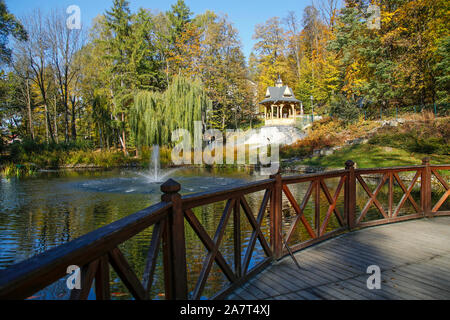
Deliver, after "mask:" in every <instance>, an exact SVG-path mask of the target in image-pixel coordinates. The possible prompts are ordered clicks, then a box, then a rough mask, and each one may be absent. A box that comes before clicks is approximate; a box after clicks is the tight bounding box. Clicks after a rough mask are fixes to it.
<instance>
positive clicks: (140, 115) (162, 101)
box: [130, 76, 212, 146]
mask: <svg viewBox="0 0 450 320" xmlns="http://www.w3.org/2000/svg"><path fill="white" fill-rule="evenodd" d="M211 105H212V103H211V101H210V100H209V99H208V97H207V95H206V92H205V91H204V88H203V86H202V84H201V82H200V81H199V80H190V79H187V78H184V77H181V76H178V77H175V78H174V79H173V81H172V83H171V84H170V85H169V87H168V88H167V90H166V91H165V92H163V93H160V92H152V91H141V92H139V93H137V94H136V96H135V98H134V105H133V106H132V108H131V110H130V125H131V129H132V130H133V133H134V135H135V141H136V145H137V146H150V145H154V144H158V145H165V144H170V143H171V141H170V138H171V134H172V131H173V130H176V129H187V130H188V131H189V132H190V133H191V135H193V133H194V121H201V120H202V114H204V113H205V112H206V110H208V109H211Z"/></svg>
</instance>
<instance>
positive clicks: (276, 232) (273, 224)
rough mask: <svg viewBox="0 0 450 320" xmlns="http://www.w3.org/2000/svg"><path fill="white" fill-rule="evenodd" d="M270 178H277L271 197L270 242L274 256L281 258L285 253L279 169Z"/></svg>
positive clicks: (281, 188)
mask: <svg viewBox="0 0 450 320" xmlns="http://www.w3.org/2000/svg"><path fill="white" fill-rule="evenodd" d="M270 178H271V179H275V184H274V187H273V190H272V195H271V197H270V242H271V245H272V252H273V255H274V258H275V259H279V258H281V256H282V254H283V240H282V239H281V237H282V222H283V221H282V220H283V217H282V212H281V205H282V192H283V183H282V181H281V174H280V172H279V171H278V172H277V173H276V174H275V175H271V176H270Z"/></svg>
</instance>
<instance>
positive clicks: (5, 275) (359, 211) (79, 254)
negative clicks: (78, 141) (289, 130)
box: [0, 159, 450, 299]
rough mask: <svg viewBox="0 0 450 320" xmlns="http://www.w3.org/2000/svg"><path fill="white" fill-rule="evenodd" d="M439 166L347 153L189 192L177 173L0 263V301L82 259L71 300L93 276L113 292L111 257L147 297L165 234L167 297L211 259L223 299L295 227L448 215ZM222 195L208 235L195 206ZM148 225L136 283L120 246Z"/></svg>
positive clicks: (199, 287) (322, 230)
mask: <svg viewBox="0 0 450 320" xmlns="http://www.w3.org/2000/svg"><path fill="white" fill-rule="evenodd" d="M442 170H450V165H447V164H446V165H430V163H429V159H424V161H423V164H422V165H419V166H400V167H391V168H369V169H357V168H355V164H354V162H353V161H347V162H346V164H345V169H344V170H334V171H327V172H322V173H317V174H303V175H295V176H288V177H282V176H281V174H280V173H277V174H275V175H273V176H271V177H270V179H266V180H261V181H256V182H251V183H246V184H243V185H239V186H236V187H232V188H229V187H227V188H222V189H219V190H213V191H208V192H203V193H196V194H192V195H186V196H181V195H180V194H179V191H180V189H181V186H180V185H179V184H178V183H177V182H176V181H173V180H169V181H167V182H166V183H164V184H163V185H162V186H161V191H162V192H163V195H162V197H161V200H162V201H161V202H160V203H158V204H155V205H153V206H150V207H148V208H146V209H144V210H141V211H139V212H137V213H134V214H132V215H130V216H127V217H125V218H123V219H121V220H118V221H116V222H114V223H112V224H110V225H107V226H104V227H102V228H100V229H98V230H95V231H92V232H90V233H88V234H86V235H84V236H82V237H80V238H78V239H75V240H73V241H71V242H68V243H66V244H63V245H60V246H58V247H55V248H53V249H51V250H48V251H46V252H44V253H42V254H39V255H36V256H34V257H32V258H30V259H28V260H25V261H23V262H20V263H18V264H15V265H12V266H10V267H9V268H7V269H4V270H0V299H24V298H27V297H29V296H30V295H32V294H33V293H35V292H37V291H39V290H41V289H43V288H45V287H47V286H48V285H50V284H51V283H53V282H55V281H58V280H59V279H61V278H62V277H64V276H65V275H66V271H67V267H68V266H70V265H78V266H80V267H81V268H82V270H81V275H82V283H83V288H82V289H81V290H75V289H74V290H72V292H71V298H74V299H86V298H87V296H88V294H89V290H90V287H91V286H92V283H93V280H94V279H95V293H96V298H97V299H109V298H110V292H109V290H110V289H109V266H110V265H111V266H112V267H113V269H114V270H115V271H116V273H117V274H118V275H119V277H120V278H121V280H122V282H123V283H124V284H125V285H126V287H127V288H128V289H129V291H130V293H131V294H132V295H133V296H134V298H136V299H148V298H150V297H149V292H150V289H151V287H152V282H153V278H154V272H155V266H156V261H157V257H158V253H159V247H160V243H161V242H162V251H163V252H162V253H163V263H164V283H165V297H166V299H188V298H193V299H199V298H201V297H202V293H203V290H204V288H205V284H206V281H207V278H208V275H209V273H210V271H211V267H212V264H213V263H214V262H215V263H216V264H217V265H218V266H219V267H220V269H221V270H222V272H223V273H224V275H225V276H226V278H227V279H228V281H229V286H228V287H227V288H225V289H223V290H222V291H221V292H218V293H216V294H215V295H214V296H213V297H214V298H221V297H224V296H225V295H226V294H227V292H229V291H230V290H231V289H233V288H235V287H236V286H237V285H239V284H240V283H242V282H243V281H245V280H246V279H247V278H248V277H250V276H252V275H253V274H255V273H256V272H259V270H261V268H263V267H265V266H266V265H267V264H268V263H270V262H271V261H272V260H273V259H280V258H281V257H283V256H285V255H286V254H288V252H287V250H286V249H285V248H286V245H287V244H288V243H289V242H290V241H291V240H292V238H293V237H292V235H293V234H294V232H295V230H296V229H297V228H299V227H300V226H302V227H304V228H305V230H306V232H307V234H308V235H309V239H301V240H300V242H297V243H291V244H289V247H290V248H291V249H292V250H293V251H296V250H299V249H302V248H304V247H307V246H309V245H312V244H314V243H317V242H319V241H323V240H325V239H328V238H330V237H333V236H335V235H338V234H340V233H342V232H348V231H351V230H353V229H356V228H363V227H367V226H373V225H379V224H386V223H392V222H398V221H404V220H408V219H417V218H423V217H434V216H438V215H450V211H445V210H440V209H441V208H442V206H443V204H444V203H445V201H447V199H448V197H449V196H450V188H449V182H448V181H446V177H445V176H443V175H442V174H441V173H439V171H442ZM401 172H416V174H415V175H414V178H413V179H412V182H411V183H405V182H404V181H402V179H401V178H400V176H399V173H401ZM375 174H381V175H382V178H381V183H379V184H378V186H377V188H376V189H375V190H371V189H370V188H369V187H368V185H367V183H366V181H365V180H364V179H366V178H365V177H364V175H369V176H370V175H375ZM327 179H339V182H338V184H337V188H336V189H335V191H334V193H332V192H330V190H329V188H328V187H327V184H326V183H325V181H326V180H327ZM432 179H435V181H436V183H439V184H441V185H442V186H443V188H444V189H445V192H444V195H443V196H442V197H441V198H440V199H439V200H438V201H435V203H432V202H433V201H432V186H433V185H432V183H431V181H432ZM298 183H309V187H308V189H307V190H306V193H305V195H304V198H303V199H302V201H301V202H297V201H298V199H296V197H295V196H294V195H293V193H292V192H291V191H290V188H289V186H291V185H294V184H298ZM384 183H388V186H389V190H388V209H387V210H384V209H383V207H382V206H381V204H380V202H379V200H378V199H377V197H378V195H379V192H380V190H381V188H382V187H383V185H384ZM418 184H420V198H421V201H420V206H419V205H418V204H417V203H416V202H415V200H414V199H413V197H412V196H411V194H412V191H413V189H414V187H416V186H417V185H418ZM395 185H398V188H399V189H401V191H402V192H403V196H402V198H401V200H400V201H399V202H398V204H394V201H393V199H394V198H393V195H394V186H395ZM358 188H360V190H361V191H362V192H365V193H367V195H368V196H369V200H368V201H367V203H366V204H365V205H364V206H362V207H358V206H357V189H358ZM260 191H265V193H264V197H263V199H262V202H261V204H260V206H259V208H252V207H250V205H249V204H248V203H247V200H246V198H245V195H248V194H253V193H255V192H260ZM342 194H343V196H344V210H343V212H341V210H340V209H338V207H337V201H338V198H339V196H341V195H342ZM322 195H323V197H322V199H321V196H322ZM283 198H284V199H283ZM323 198H324V199H325V206H328V209H327V211H326V214H325V215H322V214H321V212H320V205H321V203H322V205H323V201H324V200H323ZM310 200H312V201H313V202H314V207H315V210H314V216H313V218H314V219H313V221H312V222H310V221H308V219H307V218H306V217H305V214H304V212H305V210H306V206H307V204H308V202H309V201H310ZM221 201H226V205H225V209H224V211H223V213H222V217H221V220H220V222H219V225H218V227H217V230H216V232H215V235H214V236H213V237H212V238H211V237H210V236H209V235H208V233H207V232H206V230H205V229H204V227H203V226H202V224H201V223H200V221H199V220H198V219H197V218H196V216H195V214H194V212H193V211H192V210H193V209H194V208H196V207H201V206H205V205H208V204H212V203H217V202H221ZM283 201H286V202H285V204H287V205H288V206H289V207H290V208H292V210H293V211H294V212H295V216H294V219H293V220H292V223H291V225H290V227H289V230H288V231H287V232H286V233H284V232H283V230H282V227H283V219H284V216H283V215H284V213H283V210H284V208H283V206H282V203H283ZM406 202H411V204H412V206H413V209H414V210H415V211H416V212H415V213H412V214H407V215H403V216H399V213H400V210H401V209H402V208H403V206H404V205H405V203H406ZM394 205H395V206H394ZM371 206H375V208H376V210H378V211H379V212H380V213H381V215H382V218H381V219H377V220H369V221H366V220H367V219H366V215H367V212H368V210H369V207H371ZM267 211H268V213H269V214H270V244H269V243H267V242H266V239H265V236H264V234H263V232H262V230H261V226H262V221H263V218H264V217H265V215H266V213H267ZM332 216H335V218H336V221H337V222H338V224H339V226H338V227H337V229H334V230H331V231H327V230H328V224H329V221H330V220H331V217H332ZM242 218H245V219H247V220H248V222H249V224H250V226H251V228H252V234H251V237H250V240H249V243H248V246H247V248H246V250H245V251H242V248H241V243H240V241H241V240H240V239H241V235H242V230H241V223H240V220H241V219H242ZM230 221H233V222H232V224H233V242H234V247H233V250H234V254H233V256H234V260H235V264H234V268H231V266H230V265H228V263H227V261H226V260H225V258H224V257H223V255H222V253H221V252H220V244H221V241H222V238H223V235H224V232H225V228H226V226H227V225H228V224H230V223H231V222H230ZM186 224H189V225H190V226H191V228H192V229H193V231H194V232H195V234H196V235H197V236H198V238H199V239H200V241H201V242H202V243H203V245H204V246H205V248H206V249H207V251H208V254H207V256H206V258H205V260H204V262H203V267H202V271H201V272H200V276H199V278H198V280H197V284H196V286H195V289H194V291H193V292H192V296H189V293H188V291H187V287H188V286H187V265H186V259H187V257H186V248H185V243H186V239H185V235H184V228H185V225H186ZM151 226H154V229H153V232H152V239H151V244H150V248H149V251H148V256H147V261H146V264H145V271H144V276H143V279H142V281H141V280H140V279H138V277H137V276H136V274H135V273H134V272H133V271H132V268H131V267H130V266H129V264H128V262H127V260H126V259H125V257H124V255H123V254H122V252H121V251H120V250H119V249H118V246H119V245H120V244H121V243H123V242H125V241H126V240H128V239H130V238H132V237H133V236H135V235H137V234H138V233H140V232H142V231H143V230H144V229H146V228H148V227H151ZM284 234H285V236H284ZM284 237H285V238H284ZM258 241H259V242H260V245H261V248H262V249H263V251H264V254H265V256H266V257H265V259H264V260H263V261H262V262H260V263H259V264H258V265H256V266H254V267H253V268H252V269H249V266H250V260H251V259H252V253H253V251H254V249H255V246H256V243H257V242H258ZM284 244H286V245H284Z"/></svg>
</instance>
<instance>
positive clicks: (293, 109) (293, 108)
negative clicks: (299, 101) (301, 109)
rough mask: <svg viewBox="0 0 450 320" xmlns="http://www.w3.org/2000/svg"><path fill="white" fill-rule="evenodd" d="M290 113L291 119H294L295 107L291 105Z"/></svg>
mask: <svg viewBox="0 0 450 320" xmlns="http://www.w3.org/2000/svg"><path fill="white" fill-rule="evenodd" d="M291 108H292V109H291V111H292V118H294V119H295V107H294V105H293V104H291Z"/></svg>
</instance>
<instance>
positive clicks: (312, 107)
mask: <svg viewBox="0 0 450 320" xmlns="http://www.w3.org/2000/svg"><path fill="white" fill-rule="evenodd" d="M313 99H314V98H313V96H312V95H311V112H312V113H311V120H312V122H314V102H313Z"/></svg>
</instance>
